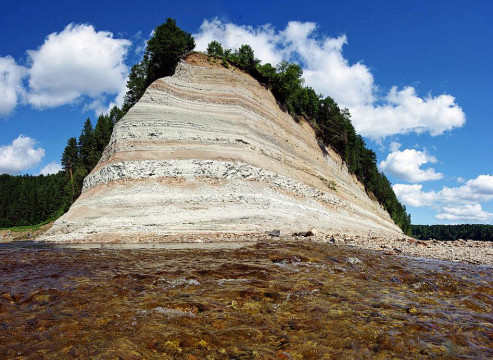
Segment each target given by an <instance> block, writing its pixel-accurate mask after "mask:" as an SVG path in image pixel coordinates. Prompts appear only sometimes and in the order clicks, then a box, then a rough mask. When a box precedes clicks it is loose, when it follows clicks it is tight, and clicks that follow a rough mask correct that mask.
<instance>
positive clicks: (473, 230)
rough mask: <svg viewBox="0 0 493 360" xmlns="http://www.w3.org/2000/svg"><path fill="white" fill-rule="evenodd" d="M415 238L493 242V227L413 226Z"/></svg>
mask: <svg viewBox="0 0 493 360" xmlns="http://www.w3.org/2000/svg"><path fill="white" fill-rule="evenodd" d="M411 228H412V232H413V237H415V238H416V239H420V240H428V239H436V240H458V239H464V240H467V239H471V240H486V241H493V225H480V224H477V225H471V224H464V225H412V226H411Z"/></svg>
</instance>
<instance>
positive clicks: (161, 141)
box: [43, 54, 402, 242]
mask: <svg viewBox="0 0 493 360" xmlns="http://www.w3.org/2000/svg"><path fill="white" fill-rule="evenodd" d="M310 228H316V229H317V230H318V231H320V232H322V233H346V234H352V235H354V234H359V235H367V234H368V232H369V230H372V232H373V233H374V234H380V235H383V236H401V235H402V232H401V231H400V229H399V228H398V227H397V226H396V225H395V224H394V223H393V222H392V220H391V219H390V216H389V215H388V213H387V212H386V211H385V210H383V208H382V207H381V206H380V205H379V204H378V203H377V202H376V201H374V200H372V199H370V198H369V197H368V196H367V194H366V193H365V191H364V189H363V187H362V185H361V184H360V183H359V182H358V181H357V180H356V179H355V178H354V177H353V176H352V175H350V174H349V173H348V171H347V168H346V167H345V166H344V165H343V164H342V163H341V160H340V158H339V156H338V155H337V154H335V153H334V152H333V151H332V150H331V149H327V148H321V147H320V145H319V143H318V142H317V140H316V137H315V134H314V132H313V130H312V129H311V127H310V126H309V125H308V124H306V123H304V122H301V123H296V122H295V121H294V120H293V119H292V117H291V116H290V115H289V114H287V113H285V112H283V111H282V110H281V109H280V108H279V105H278V104H277V102H276V100H275V98H274V97H273V95H272V94H271V93H270V91H269V90H267V89H265V88H264V87H263V86H262V85H261V84H259V83H258V81H256V80H255V79H253V78H251V77H250V76H249V75H247V74H245V73H243V72H241V71H239V70H237V69H234V68H230V69H226V68H224V67H222V66H220V65H216V64H212V63H209V62H208V61H207V59H206V58H205V57H203V56H200V55H197V54H194V55H191V56H189V57H188V58H187V59H186V60H185V61H182V62H181V63H180V64H179V65H178V67H177V70H176V73H175V75H174V76H172V77H167V78H163V79H159V80H157V81H155V82H154V83H153V84H152V85H151V86H150V87H149V88H148V89H147V91H146V93H145V94H144V96H143V97H142V98H141V99H140V101H139V102H138V103H137V104H136V105H135V106H134V107H133V108H132V109H130V110H129V112H128V113H127V114H126V115H125V116H124V117H123V118H122V119H121V120H120V121H119V122H118V123H117V124H116V125H115V128H114V130H113V135H112V137H111V140H110V143H109V145H108V147H107V148H106V150H105V152H104V154H103V156H102V158H101V160H100V161H99V163H98V165H97V166H96V168H95V169H94V170H93V171H92V172H91V173H90V174H89V175H88V176H87V177H86V179H85V180H84V188H83V192H82V195H81V196H80V197H79V199H77V201H76V202H75V203H74V204H73V205H72V207H71V208H70V210H69V211H68V212H67V213H66V214H65V215H64V216H62V217H61V218H60V219H58V220H57V221H56V222H55V224H54V226H53V228H52V229H51V231H50V232H49V233H48V234H46V236H45V237H44V238H43V239H44V240H53V241H98V242H105V241H112V242H113V241H135V242H138V241H152V240H155V241H165V240H166V239H167V235H170V234H190V233H218V232H219V233H221V232H222V233H250V232H263V231H266V230H272V229H280V230H281V232H283V233H291V232H297V231H303V230H308V229H310Z"/></svg>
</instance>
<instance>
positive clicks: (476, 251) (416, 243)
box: [0, 233, 493, 266]
mask: <svg viewBox="0 0 493 360" xmlns="http://www.w3.org/2000/svg"><path fill="white" fill-rule="evenodd" d="M129 240H132V241H129ZM22 241H29V242H32V243H33V244H39V245H42V244H47V245H54V246H56V247H70V248H77V249H94V248H103V249H104V248H110V249H122V250H125V249H170V250H175V249H184V250H185V249H201V248H203V249H218V248H239V247H242V246H248V245H250V244H254V243H257V242H269V241H276V242H282V241H286V242H293V241H295V242H296V241H307V242H315V243H326V244H328V245H336V246H338V245H345V246H350V247H355V248H359V249H366V250H373V251H377V252H379V253H382V255H402V256H410V257H415V258H425V259H435V260H444V261H451V262H458V263H468V264H476V265H488V266H493V242H491V241H481V240H448V241H446V240H426V241H423V240H416V239H414V238H410V237H407V236H404V235H403V236H402V237H388V236H371V237H369V236H366V237H365V236H360V235H343V234H330V235H312V236H300V235H280V236H271V235H270V234H267V233H250V234H231V233H228V234H223V233H216V234H200V233H188V234H176V235H168V236H166V237H165V238H159V239H156V240H151V239H149V238H145V239H142V238H139V237H135V238H133V239H129V238H125V239H120V240H118V238H117V237H114V238H112V239H111V240H109V241H105V242H87V241H77V240H70V241H57V242H55V241H40V240H37V239H36V238H32V239H5V238H3V239H1V240H0V244H15V243H19V244H20V243H21V242H22Z"/></svg>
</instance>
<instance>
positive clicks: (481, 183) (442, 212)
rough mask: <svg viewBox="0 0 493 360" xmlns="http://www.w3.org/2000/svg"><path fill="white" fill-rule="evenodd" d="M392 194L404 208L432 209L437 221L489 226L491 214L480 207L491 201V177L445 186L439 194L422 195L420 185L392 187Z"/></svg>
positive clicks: (430, 192)
mask: <svg viewBox="0 0 493 360" xmlns="http://www.w3.org/2000/svg"><path fill="white" fill-rule="evenodd" d="M393 189H394V192H395V194H396V195H397V197H398V198H399V200H400V201H402V202H403V203H404V204H406V205H411V206H416V207H423V206H427V207H432V208H433V209H435V210H436V211H437V212H438V215H437V216H436V218H437V219H439V220H450V221H464V222H473V221H476V222H490V221H491V220H492V219H493V214H491V213H489V212H486V211H484V210H483V209H482V207H481V204H480V203H483V202H488V201H491V200H493V175H479V176H478V177H477V178H475V179H470V180H468V181H467V182H466V183H465V184H464V185H462V186H458V187H446V186H444V187H443V188H442V189H441V190H439V191H423V185H420V184H413V185H407V184H395V185H394V186H393Z"/></svg>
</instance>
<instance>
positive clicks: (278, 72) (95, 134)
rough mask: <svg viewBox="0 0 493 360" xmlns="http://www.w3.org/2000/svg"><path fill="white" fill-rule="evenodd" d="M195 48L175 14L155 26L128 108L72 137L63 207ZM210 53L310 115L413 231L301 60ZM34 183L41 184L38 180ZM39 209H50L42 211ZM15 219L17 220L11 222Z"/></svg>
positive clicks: (245, 49)
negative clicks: (122, 128)
mask: <svg viewBox="0 0 493 360" xmlns="http://www.w3.org/2000/svg"><path fill="white" fill-rule="evenodd" d="M194 48H195V41H194V39H193V37H192V35H191V34H189V33H187V32H185V31H183V30H182V29H180V28H179V27H178V26H177V25H176V21H175V20H174V19H171V18H169V19H167V21H166V22H165V23H163V24H162V25H160V26H158V27H156V28H155V29H154V33H153V36H152V38H151V39H150V40H149V41H148V42H147V47H146V50H145V53H144V55H143V57H142V60H141V61H140V62H139V63H137V64H135V65H134V66H132V68H131V71H130V74H129V77H128V81H127V88H128V91H127V93H126V95H125V99H124V103H123V106H122V108H121V109H120V108H118V107H114V108H113V109H112V110H111V111H110V113H109V114H108V115H101V116H99V118H98V120H97V123H96V126H95V127H94V128H93V126H92V123H91V120H90V119H87V120H86V122H85V123H84V126H83V129H82V132H81V135H80V136H79V138H78V139H76V138H75V137H72V138H70V139H69V140H68V141H67V146H66V147H65V149H64V151H63V154H62V159H61V163H62V166H63V170H64V171H63V174H64V175H63V176H64V179H65V186H64V192H65V193H64V197H63V198H64V199H65V203H63V205H62V206H61V207H60V211H66V209H68V206H70V204H71V203H72V202H73V201H75V199H76V198H77V197H78V196H79V195H80V191H81V189H82V182H83V179H84V177H85V176H86V175H87V174H88V173H89V172H90V171H91V170H92V169H93V168H94V166H96V164H97V162H98V161H99V159H100V157H101V154H102V152H103V150H104V148H105V147H106V145H107V144H108V142H109V139H110V137H111V133H112V130H113V126H114V125H115V123H116V122H117V121H118V120H119V119H121V117H123V115H124V114H125V113H126V112H127V111H128V110H129V109H130V108H131V107H132V106H133V105H134V104H135V103H136V102H137V101H138V100H139V99H140V98H141V97H142V95H143V94H144V92H145V90H146V88H147V87H148V86H149V85H150V84H151V83H152V82H154V81H155V80H156V79H158V78H161V77H164V76H171V75H173V74H174V72H175V69H176V66H177V64H178V62H179V60H180V58H182V57H183V56H184V55H185V54H187V53H188V52H190V51H192V50H193V49H194ZM207 53H208V54H209V55H210V57H211V60H212V61H219V60H220V61H221V63H222V65H223V66H225V67H229V66H231V65H233V66H236V67H237V68H239V69H241V70H243V71H245V72H247V73H248V74H250V75H251V76H253V77H254V78H255V79H257V80H258V81H259V82H261V83H263V84H265V85H266V86H268V87H269V89H270V90H271V91H272V93H273V94H274V96H275V98H276V99H277V101H278V102H279V105H280V106H281V107H282V108H283V109H284V110H285V111H287V112H289V113H290V114H291V115H292V116H293V117H294V119H295V120H296V121H300V120H301V119H302V118H304V119H306V120H307V121H308V122H309V123H310V124H311V125H312V127H313V128H314V129H315V131H316V134H317V136H318V138H319V139H320V140H321V141H322V142H323V144H324V145H326V146H331V147H332V148H333V149H334V150H335V151H336V152H337V153H339V154H340V155H341V157H342V159H343V161H344V162H345V163H346V164H347V166H348V169H349V171H350V172H351V173H352V174H354V175H355V176H356V177H357V178H358V179H359V180H360V181H361V182H362V183H363V184H364V186H365V189H366V191H367V193H368V195H369V196H371V197H373V198H374V199H376V200H377V201H378V202H379V203H380V204H381V205H382V206H383V207H384V208H385V209H386V210H387V211H388V213H389V214H390V216H391V217H392V219H393V220H394V221H395V223H396V224H397V225H398V226H400V227H401V229H402V230H403V231H404V232H405V233H407V234H410V231H411V219H410V216H409V215H408V214H407V213H406V208H405V206H403V205H402V204H401V203H400V202H399V201H398V200H397V197H396V196H395V194H394V192H393V190H392V186H391V184H390V182H389V180H388V179H387V177H386V176H385V175H384V174H383V173H381V172H379V171H378V168H377V165H376V154H375V153H374V152H373V151H372V150H370V149H368V148H367V147H366V144H365V142H364V140H363V138H362V137H361V136H360V135H358V134H357V133H356V131H355V129H354V126H353V125H352V123H351V116H350V114H349V111H348V110H347V109H340V108H339V106H338V105H337V103H336V102H335V101H334V100H333V99H332V98H331V97H325V98H323V97H322V96H321V95H319V94H317V93H316V92H315V91H314V90H313V89H312V88H310V87H306V86H304V85H303V79H302V77H301V76H302V74H303V71H302V69H301V67H300V66H299V65H298V64H295V63H288V62H285V61H283V62H281V63H280V64H278V65H277V66H276V67H274V66H272V65H271V64H269V63H267V64H261V63H260V61H259V60H258V59H256V58H255V54H254V52H253V50H252V48H251V47H250V46H249V45H247V44H245V45H242V46H241V47H240V48H238V49H236V50H231V49H223V47H222V45H221V44H220V43H219V42H217V41H212V42H211V43H210V44H209V45H208V48H207ZM57 176H58V175H57ZM60 176H61V175H60ZM63 176H62V177H63ZM33 186H37V185H35V184H34V183H33ZM33 211H35V212H37V213H45V211H44V210H43V211H40V210H39V209H37V210H33ZM62 213H63V212H62ZM9 219H10V218H9ZM36 219H37V218H36ZM32 221H34V218H33V220H32ZM9 223H12V221H10V220H9ZM30 224H33V223H30ZM15 225H18V224H15ZM7 226H8V225H7Z"/></svg>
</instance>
